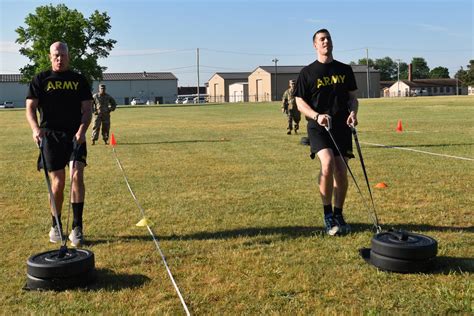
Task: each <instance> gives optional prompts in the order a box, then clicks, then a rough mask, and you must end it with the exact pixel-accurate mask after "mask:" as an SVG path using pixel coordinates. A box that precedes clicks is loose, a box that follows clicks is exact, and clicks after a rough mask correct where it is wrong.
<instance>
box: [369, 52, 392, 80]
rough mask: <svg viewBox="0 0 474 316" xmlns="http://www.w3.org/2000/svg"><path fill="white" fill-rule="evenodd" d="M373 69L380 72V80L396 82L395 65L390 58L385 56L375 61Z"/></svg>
mask: <svg viewBox="0 0 474 316" xmlns="http://www.w3.org/2000/svg"><path fill="white" fill-rule="evenodd" d="M374 68H375V69H377V70H379V71H380V80H385V81H389V80H397V63H395V62H394V61H393V60H392V58H390V57H388V56H387V57H384V58H380V59H376V60H375V63H374Z"/></svg>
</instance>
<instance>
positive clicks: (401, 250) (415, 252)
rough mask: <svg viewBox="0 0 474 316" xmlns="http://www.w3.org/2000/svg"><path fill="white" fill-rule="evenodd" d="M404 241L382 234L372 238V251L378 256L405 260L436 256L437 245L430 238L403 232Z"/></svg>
mask: <svg viewBox="0 0 474 316" xmlns="http://www.w3.org/2000/svg"><path fill="white" fill-rule="evenodd" d="M404 234H406V237H407V238H406V240H400V239H398V238H397V237H396V236H395V235H394V234H393V233H392V232H382V233H378V234H376V235H374V237H373V238H372V251H373V252H376V253H378V254H379V255H382V256H386V257H391V258H398V259H406V260H422V259H429V258H432V257H435V256H436V253H437V252H438V243H437V242H436V240H434V239H433V238H431V237H428V236H425V235H421V234H415V233H410V232H404Z"/></svg>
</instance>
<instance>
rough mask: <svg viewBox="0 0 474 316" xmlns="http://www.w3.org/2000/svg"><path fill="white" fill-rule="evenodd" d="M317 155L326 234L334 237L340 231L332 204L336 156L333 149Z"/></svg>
mask: <svg viewBox="0 0 474 316" xmlns="http://www.w3.org/2000/svg"><path fill="white" fill-rule="evenodd" d="M317 155H318V158H319V161H320V163H321V171H320V173H319V193H320V195H321V200H322V202H323V207H324V224H325V225H326V233H328V234H329V235H331V236H333V235H335V234H336V233H337V232H338V230H339V227H338V226H337V225H336V223H335V222H334V219H333V214H332V204H331V201H332V195H333V191H334V168H335V163H334V154H333V152H332V150H331V149H328V148H325V149H322V150H320V151H318V153H317Z"/></svg>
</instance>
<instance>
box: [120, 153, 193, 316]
mask: <svg viewBox="0 0 474 316" xmlns="http://www.w3.org/2000/svg"><path fill="white" fill-rule="evenodd" d="M112 151H113V153H114V156H115V160H117V164H118V166H119V168H120V170H121V171H122V175H123V178H124V179H125V183H126V184H127V188H128V190H129V191H130V194H132V197H133V200H134V201H135V203H136V204H137V206H138V208H139V209H140V212H141V214H142V216H143V218H145V212H144V211H143V208H142V206H141V205H140V203H139V202H138V199H137V197H136V196H135V194H134V193H133V191H132V188H131V187H130V184H129V182H128V179H127V176H126V175H125V170H124V169H123V166H122V164H121V163H120V160H119V159H118V157H117V153H116V152H115V147H112ZM146 228H147V229H148V232H149V233H150V235H151V237H152V238H153V241H154V242H155V245H156V249H158V252H159V253H160V256H161V259H163V263H164V265H165V268H166V271H167V272H168V275H169V277H170V279H171V282H172V283H173V286H174V288H175V290H176V293H177V294H178V297H179V300H180V301H181V304H182V305H183V308H184V311H185V312H186V315H187V316H189V315H191V314H190V313H189V310H188V306H187V305H186V302H185V301H184V299H183V295H181V291H180V290H179V288H178V285H177V284H176V281H175V280H174V277H173V274H171V270H170V268H169V266H168V263H167V262H166V258H165V255H164V254H163V252H162V251H161V248H160V245H159V243H158V240H157V239H156V237H155V235H154V234H153V231H152V230H151V228H150V226H149V225H148V224H146Z"/></svg>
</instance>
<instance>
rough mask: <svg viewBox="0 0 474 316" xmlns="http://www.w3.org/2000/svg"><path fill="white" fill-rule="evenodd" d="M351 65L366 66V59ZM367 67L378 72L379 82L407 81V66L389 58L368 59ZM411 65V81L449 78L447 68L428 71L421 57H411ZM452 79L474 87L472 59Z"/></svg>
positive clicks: (439, 67) (352, 62)
mask: <svg viewBox="0 0 474 316" xmlns="http://www.w3.org/2000/svg"><path fill="white" fill-rule="evenodd" d="M350 64H351V65H367V58H362V59H359V60H358V61H357V62H354V61H351V62H350ZM368 64H369V67H373V68H374V69H376V70H378V71H379V72H380V80H382V81H396V80H397V79H398V76H400V80H406V79H408V64H407V63H405V62H400V61H397V60H393V59H392V58H390V57H388V56H387V57H384V58H379V59H375V60H373V59H371V58H369V59H368ZM411 65H412V79H442V78H450V76H449V71H448V68H446V67H441V66H438V67H435V68H433V69H430V67H428V64H427V62H426V60H425V59H424V58H423V57H413V59H412V60H411ZM454 78H457V79H459V81H460V84H461V85H463V86H469V85H474V59H472V60H470V61H469V64H468V65H466V69H464V68H463V67H461V68H460V69H459V70H458V71H457V72H456V74H455V75H454Z"/></svg>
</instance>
